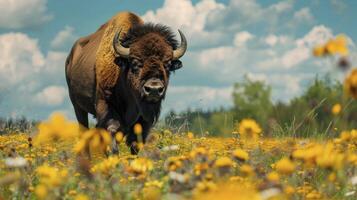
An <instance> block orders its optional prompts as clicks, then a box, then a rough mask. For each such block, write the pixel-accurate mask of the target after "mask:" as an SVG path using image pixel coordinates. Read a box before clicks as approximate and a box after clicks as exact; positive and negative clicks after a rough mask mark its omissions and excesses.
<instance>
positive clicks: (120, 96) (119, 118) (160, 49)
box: [66, 12, 182, 153]
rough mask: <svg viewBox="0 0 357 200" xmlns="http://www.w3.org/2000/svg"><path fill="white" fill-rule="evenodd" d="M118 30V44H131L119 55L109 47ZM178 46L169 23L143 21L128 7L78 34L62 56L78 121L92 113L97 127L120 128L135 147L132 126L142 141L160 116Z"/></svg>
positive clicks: (175, 66)
mask: <svg viewBox="0 0 357 200" xmlns="http://www.w3.org/2000/svg"><path fill="white" fill-rule="evenodd" d="M119 31H120V36H119V40H120V43H122V44H120V45H122V46H125V47H126V48H130V54H129V56H126V55H123V54H122V55H123V56H122V57H121V56H120V52H119V51H115V50H114V46H113V45H115V47H117V45H118V40H116V39H114V38H115V35H116V33H117V32H119ZM177 46H178V42H177V40H176V39H175V35H174V33H173V32H172V31H171V30H170V29H169V28H168V27H166V26H163V25H154V24H150V23H149V24H144V22H143V21H142V20H141V19H140V18H139V17H138V16H136V15H135V14H133V13H128V12H124V13H119V14H117V15H116V16H114V17H113V18H112V19H110V20H109V21H108V22H107V23H105V24H104V25H102V26H101V28H99V29H98V30H97V31H96V32H95V33H93V34H91V35H88V36H85V37H82V38H80V39H78V40H77V41H76V43H75V44H74V45H73V48H72V50H71V53H70V54H69V56H68V59H67V62H66V79H67V84H68V91H69V95H70V98H71V101H72V104H73V107H74V110H75V113H76V117H77V120H78V122H79V123H81V124H82V125H83V126H85V127H88V113H90V114H93V115H95V116H96V118H97V127H100V128H105V129H107V130H108V131H109V132H110V133H111V134H112V136H113V137H114V136H115V134H116V133H117V132H118V131H121V132H123V133H124V134H125V136H126V138H127V139H126V142H127V144H128V145H129V146H130V149H131V152H132V153H137V148H136V147H135V143H136V142H137V141H136V140H137V137H136V135H135V133H134V132H133V127H134V125H135V124H137V123H139V124H141V125H142V128H143V132H142V139H143V142H145V138H146V136H147V135H148V134H149V131H150V128H151V127H152V126H153V124H154V123H155V122H156V120H157V119H158V117H159V113H160V110H161V103H162V100H163V99H164V98H165V93H166V89H167V87H168V83H169V77H170V72H172V71H175V70H176V69H179V68H180V67H181V66H182V64H181V62H180V61H179V60H174V58H173V55H174V51H173V50H174V49H176V48H177ZM125 47H124V48H125ZM152 82H156V84H157V85H160V84H161V88H160V90H159V89H156V88H154V87H155V86H153V87H151V89H154V92H156V94H155V93H154V95H152V94H150V92H152V90H150V84H151V83H152ZM147 88H149V89H147ZM155 90H156V91H155ZM148 91H150V92H148ZM158 92H160V94H159V93H158ZM158 94H159V95H158ZM113 141H114V143H113V145H112V150H113V152H116V151H117V146H116V143H115V140H113Z"/></svg>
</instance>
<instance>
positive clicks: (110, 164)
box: [91, 156, 120, 174]
mask: <svg viewBox="0 0 357 200" xmlns="http://www.w3.org/2000/svg"><path fill="white" fill-rule="evenodd" d="M119 163H120V160H119V158H118V156H110V157H109V158H107V159H105V160H103V161H102V162H100V163H98V164H96V165H94V166H93V167H92V168H91V172H92V173H96V172H100V173H104V174H109V172H110V170H112V169H114V168H115V167H116V166H117V165H118V164H119Z"/></svg>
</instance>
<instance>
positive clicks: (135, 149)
mask: <svg viewBox="0 0 357 200" xmlns="http://www.w3.org/2000/svg"><path fill="white" fill-rule="evenodd" d="M135 124H140V125H141V126H142V128H143V130H142V133H141V134H140V135H137V134H135V133H134V126H133V127H132V128H131V131H130V133H129V134H128V136H127V138H126V144H127V145H128V146H129V147H130V151H131V154H132V155H136V154H138V153H139V150H140V147H141V145H139V143H138V141H139V142H142V143H143V144H145V141H146V138H147V136H148V135H149V132H150V129H151V127H152V123H150V122H147V121H145V120H143V119H142V118H139V120H138V121H137V122H136V123H135ZM138 137H140V139H139V138H138Z"/></svg>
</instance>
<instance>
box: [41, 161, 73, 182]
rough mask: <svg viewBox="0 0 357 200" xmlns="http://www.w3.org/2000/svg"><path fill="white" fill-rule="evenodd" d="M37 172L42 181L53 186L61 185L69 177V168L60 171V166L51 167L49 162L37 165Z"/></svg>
mask: <svg viewBox="0 0 357 200" xmlns="http://www.w3.org/2000/svg"><path fill="white" fill-rule="evenodd" d="M36 173H37V175H38V176H39V178H40V182H41V183H43V184H45V185H47V186H51V187H57V186H59V185H60V184H61V183H62V182H63V180H64V178H66V177H67V170H65V169H63V170H61V171H60V170H59V169H58V168H55V167H50V166H48V165H47V164H44V165H42V166H39V167H37V169H36Z"/></svg>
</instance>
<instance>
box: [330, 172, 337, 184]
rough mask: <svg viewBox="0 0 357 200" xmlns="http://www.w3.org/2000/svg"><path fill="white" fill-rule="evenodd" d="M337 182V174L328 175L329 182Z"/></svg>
mask: <svg viewBox="0 0 357 200" xmlns="http://www.w3.org/2000/svg"><path fill="white" fill-rule="evenodd" d="M335 180H336V173H334V172H332V173H330V174H329V175H328V181H330V182H335Z"/></svg>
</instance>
